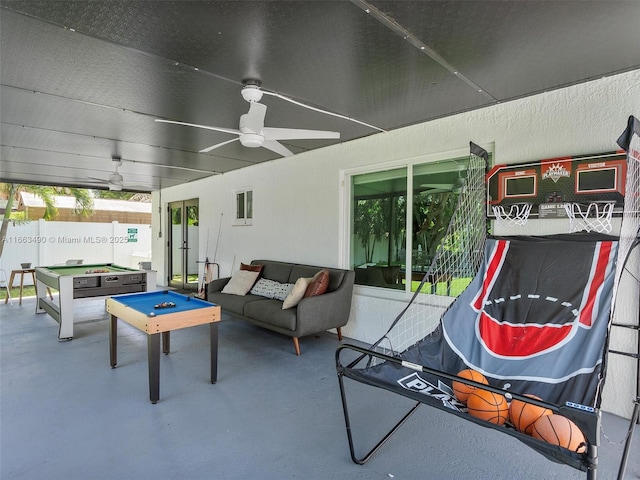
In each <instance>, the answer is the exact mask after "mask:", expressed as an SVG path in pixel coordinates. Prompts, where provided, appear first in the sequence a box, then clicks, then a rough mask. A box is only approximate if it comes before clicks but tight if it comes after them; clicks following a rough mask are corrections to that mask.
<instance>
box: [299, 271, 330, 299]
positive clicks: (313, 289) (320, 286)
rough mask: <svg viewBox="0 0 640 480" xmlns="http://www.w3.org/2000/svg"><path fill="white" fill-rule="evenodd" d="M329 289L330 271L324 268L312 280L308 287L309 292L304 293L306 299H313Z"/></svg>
mask: <svg viewBox="0 0 640 480" xmlns="http://www.w3.org/2000/svg"><path fill="white" fill-rule="evenodd" d="M328 288H329V270H327V269H326V268H323V269H322V270H320V271H319V272H318V273H316V274H315V275H314V276H313V278H312V279H311V283H310V284H309V286H308V287H307V291H306V292H304V296H305V297H313V296H315V295H322V294H323V293H325V292H326V291H327V289H328Z"/></svg>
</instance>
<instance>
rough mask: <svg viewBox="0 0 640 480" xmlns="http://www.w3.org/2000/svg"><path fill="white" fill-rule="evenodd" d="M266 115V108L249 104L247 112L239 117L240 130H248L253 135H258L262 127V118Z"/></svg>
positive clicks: (259, 104) (255, 103)
mask: <svg viewBox="0 0 640 480" xmlns="http://www.w3.org/2000/svg"><path fill="white" fill-rule="evenodd" d="M266 114H267V106H266V105H263V104H262V103H258V102H251V103H250V104H249V112H247V114H246V115H242V116H241V117H240V130H243V129H245V128H246V129H248V130H251V131H252V132H253V133H260V131H261V130H262V128H263V127H264V117H265V115H266Z"/></svg>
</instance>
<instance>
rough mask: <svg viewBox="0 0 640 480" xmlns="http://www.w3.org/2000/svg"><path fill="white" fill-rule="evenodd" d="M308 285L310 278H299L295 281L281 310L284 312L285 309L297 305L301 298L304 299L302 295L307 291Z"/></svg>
mask: <svg viewBox="0 0 640 480" xmlns="http://www.w3.org/2000/svg"><path fill="white" fill-rule="evenodd" d="M310 283H311V279H310V278H304V277H300V278H299V279H298V280H296V283H295V285H294V286H293V290H291V293H290V294H289V295H288V296H287V298H285V299H284V302H283V303H282V308H283V309H284V310H286V309H287V308H292V307H295V306H296V305H298V303H299V302H300V300H302V298H303V297H304V294H305V292H306V291H307V287H308V286H309V284H310Z"/></svg>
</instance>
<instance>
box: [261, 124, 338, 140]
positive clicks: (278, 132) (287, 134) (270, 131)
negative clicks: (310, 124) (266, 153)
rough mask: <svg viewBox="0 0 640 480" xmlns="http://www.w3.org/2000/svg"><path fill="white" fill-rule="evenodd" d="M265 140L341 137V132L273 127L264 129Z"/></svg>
mask: <svg viewBox="0 0 640 480" xmlns="http://www.w3.org/2000/svg"><path fill="white" fill-rule="evenodd" d="M262 134H263V135H264V138H265V140H307V139H312V138H340V132H330V131H326V130H303V129H299V128H273V127H265V128H263V129H262Z"/></svg>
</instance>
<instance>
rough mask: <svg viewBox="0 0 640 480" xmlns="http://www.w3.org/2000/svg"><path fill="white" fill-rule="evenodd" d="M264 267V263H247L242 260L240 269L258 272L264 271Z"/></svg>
mask: <svg viewBox="0 0 640 480" xmlns="http://www.w3.org/2000/svg"><path fill="white" fill-rule="evenodd" d="M263 267H264V265H254V264H251V265H247V264H246V263H242V262H240V270H247V271H249V272H258V273H260V272H261V271H262V268H263Z"/></svg>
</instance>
